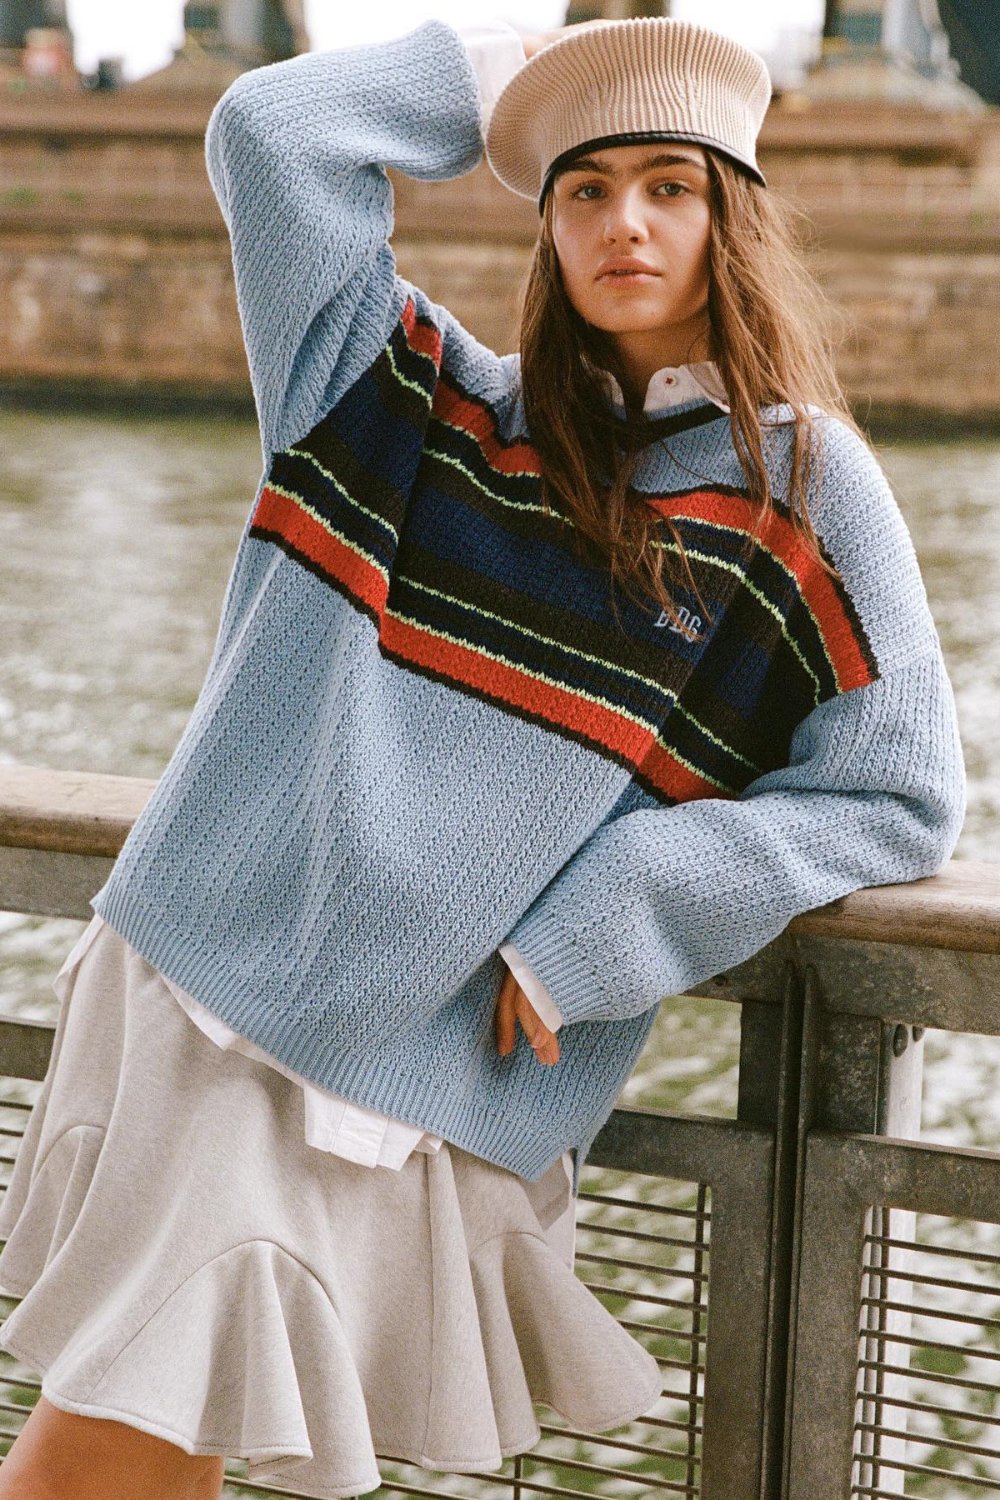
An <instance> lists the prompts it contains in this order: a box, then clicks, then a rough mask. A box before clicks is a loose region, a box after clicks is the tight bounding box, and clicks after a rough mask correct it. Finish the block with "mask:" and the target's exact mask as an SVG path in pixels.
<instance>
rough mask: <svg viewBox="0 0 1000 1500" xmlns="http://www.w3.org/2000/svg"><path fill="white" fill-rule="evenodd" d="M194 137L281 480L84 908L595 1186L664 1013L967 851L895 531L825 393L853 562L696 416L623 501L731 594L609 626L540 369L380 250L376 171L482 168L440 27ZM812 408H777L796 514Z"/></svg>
mask: <svg viewBox="0 0 1000 1500" xmlns="http://www.w3.org/2000/svg"><path fill="white" fill-rule="evenodd" d="M207 146H208V161H209V169H210V174H211V178H212V181H213V185H214V187H215V191H216V193H217V195H218V197H219V201H220V204H221V205H222V209H223V212H224V214H225V217H226V220H227V223H228V225H229V229H230V234H231V239H232V246H233V258H234V264H235V271H236V285H237V293H238V299H239V306H240V312H241V316H242V320H243V329H244V335H245V340H246V347H247V353H248V357H249V363H250V371H251V376H252V380H253V387H254V392H255V396H256V401H257V409H258V413H259V418H260V428H261V437H262V444H263V452H264V468H263V475H262V479H261V483H260V486H259V489H258V491H257V494H256V497H255V499H254V502H253V505H252V508H251V510H250V513H249V515H248V518H247V522H246V526H245V529H244V532H243V536H242V538H241V541H240V545H239V549H238V553H237V556H236V560H235V564H234V568H233V572H232V575H231V578H230V581H229V585H228V589H227V592H226V597H225V600H224V603H223V609H222V618H221V621H220V626H219V632H218V637H217V640H216V643H215V648H214V651H213V654H212V659H211V662H210V664H209V668H208V672H207V676H206V679H205V683H204V685H203V687H202V690H201V693H200V696H199V698H198V701H197V703H196V705H195V708H194V710H193V712H192V715H191V718H190V720H189V722H188V724H187V726H186V728H185V730H184V733H183V735H182V737H181V740H180V743H179V744H178V746H177V749H176V750H175V752H174V755H173V757H172V758H171V760H170V763H169V765H168V766H167V768H166V770H165V772H164V774H163V776H162V778H161V780H160V782H159V783H158V785H157V787H156V789H155V791H154V793H153V795H152V797H151V798H150V800H149V802H148V803H147V805H146V807H145V809H144V810H143V812H142V814H141V815H140V817H139V818H138V819H137V821H136V823H135V825H134V827H133V829H132V832H131V834H130V835H129V838H128V840H127V841H126V843H125V846H124V848H123V849H122V852H121V855H120V856H119V858H118V860H117V861H116V864H115V866H114V868H113V870H112V873H111V875H110V877H109V879H108V881H107V883H106V884H105V885H104V887H103V888H102V890H101V891H100V892H99V893H98V894H97V896H96V897H95V898H94V902H93V905H94V908H95V910H97V911H98V912H99V913H100V914H101V915H102V916H103V917H104V918H105V920H106V921H107V922H109V923H110V924H111V925H112V926H113V927H115V928H116V929H117V931H119V932H120V933H121V934H122V936H123V937H125V938H126V939H127V941H128V942H129V943H131V944H132V945H133V946H134V947H135V948H136V949H137V950H138V951H139V952H141V953H142V954H143V955H144V956H145V957H146V958H147V959H148V961H149V962H150V963H152V964H153V965H154V967H156V968H158V969H159V970H160V971H161V972H162V973H163V974H164V975H166V976H167V977H169V978H170V979H172V980H173V981H174V982H175V983H177V984H179V985H180V986H181V987H182V988H184V989H185V990H186V991H187V992H188V993H190V994H192V995H194V996H195V997H196V998H197V999H198V1000H200V1001H201V1003H202V1004H204V1005H205V1006H207V1007H208V1008H209V1009H210V1010H212V1011H213V1012H214V1013H215V1014H217V1015H219V1016H220V1017H222V1018H223V1020H225V1021H226V1022H227V1023H228V1024H229V1025H230V1026H232V1027H233V1028H234V1029H235V1030H236V1031H238V1032H239V1033H240V1034H241V1035H244V1036H246V1037H248V1038H250V1039H251V1040H252V1041H254V1042H255V1043H256V1044H257V1045H258V1046H260V1047H262V1048H263V1049H264V1050H265V1051H267V1052H268V1053H269V1054H270V1055H272V1056H274V1057H275V1058H277V1059H279V1060H280V1061H282V1062H283V1063H285V1064H286V1065H287V1066H288V1067H290V1068H293V1069H294V1070H295V1071H297V1072H298V1073H301V1074H303V1075H304V1076H306V1077H308V1078H311V1079H314V1080H315V1081H316V1082H318V1083H320V1084H322V1085H324V1086H326V1087H328V1088H331V1089H334V1090H335V1091H336V1092H338V1093H340V1094H342V1095H344V1096H345V1097H347V1098H349V1099H354V1100H357V1101H358V1102H360V1103H363V1104H365V1105H367V1106H369V1107H370V1108H373V1109H378V1110H381V1111H384V1112H385V1113H387V1114H391V1115H393V1116H395V1117H397V1118H400V1119H405V1120H408V1121H411V1122H412V1123H414V1124H417V1125H420V1126H422V1127H423V1128H425V1129H428V1130H432V1131H434V1132H436V1133H438V1134H440V1135H442V1136H443V1137H445V1138H446V1139H448V1140H450V1141H452V1142H454V1143H455V1144H457V1145H459V1146H461V1147H463V1148H465V1149H466V1150H468V1151H471V1152H474V1153H475V1154H477V1155H479V1156H481V1157H484V1158H486V1159H488V1160H490V1161H494V1162H497V1163H499V1164H500V1165H502V1166H504V1167H506V1168H508V1169H510V1170H512V1171H514V1172H517V1173H519V1174H520V1175H522V1176H524V1177H527V1178H531V1179H535V1178H538V1177H539V1176H541V1175H542V1173H543V1172H544V1171H545V1170H546V1168H547V1167H548V1166H549V1165H551V1163H552V1162H553V1161H554V1160H555V1159H556V1158H557V1157H558V1156H559V1155H560V1154H561V1153H562V1152H563V1151H564V1150H566V1149H568V1148H572V1149H574V1150H575V1152H576V1162H577V1175H578V1174H579V1167H580V1164H581V1162H582V1160H583V1159H584V1157H585V1155H586V1151H587V1148H588V1147H589V1144H590V1142H591V1141H592V1139H593V1136H594V1135H595V1133H596V1131H597V1130H598V1128H599V1127H600V1125H601V1124H602V1123H603V1121H604V1120H605V1119H606V1118H607V1116H608V1114H609V1113H610V1111H611V1109H612V1107H613V1105H614V1102H615V1099H616V1097H617V1095H618V1093H619V1091H620V1089H621V1087H622V1084H623V1083H624V1081H625V1080H626V1078H627V1077H628V1075H629V1073H630V1072H631V1070H632V1068H633V1067H634V1065H635V1062H636V1060H637V1058H638V1056H639V1053H640V1051H641V1049H642V1047H643V1044H644V1042H645V1040H646V1038H647V1036H648V1034H649V1029H650V1026H651V1024H652V1022H653V1019H654V1016H655V1014H656V1009H657V1006H658V1003H659V1002H660V1001H661V999H662V998H663V997H665V996H669V995H671V994H676V993H678V992H681V991H683V990H684V988H685V987H686V986H689V985H691V984H694V983H696V982H698V981H700V980H702V979H704V978H706V977H708V976H710V975H712V974H714V973H717V972H719V971H721V970H723V969H726V968H727V967H729V966H731V965H733V964H736V963H738V962H740V961H741V960H743V959H745V958H747V957H748V956H750V955H751V954H753V953H754V952H755V951H756V950H757V949H758V948H760V947H761V946H762V945H763V944H765V943H767V942H769V941H770V940H771V939H772V938H774V937H775V936H776V935H777V934H778V933H780V932H781V930H782V929H783V928H784V926H785V925H786V923H787V922H788V921H789V919H790V918H791V917H793V916H794V915H795V914H796V913H797V912H801V911H804V910H806V909H807V908H809V907H813V906H817V905H819V904H822V903H824V902H827V901H830V900H832V899H833V898H835V897H837V896H841V895H844V894H845V893H846V892H848V891H851V890H854V889H856V888H857V887H859V886H863V885H877V884H880V883H886V882H893V881H901V880H911V879H914V878H916V877H918V876H922V875H927V874H930V873H932V872H933V871H934V870H936V869H938V868H939V866H940V865H941V863H942V862H943V861H944V860H945V859H946V858H947V857H948V855H949V854H950V852H951V850H952V848H953V846H954V843H955V840H956V838H957V835H958V831H959V827H960V824H961V819H962V812H963V776H962V763H961V755H960V749H959V744H958V739H957V734H956V727H955V715H954V704H953V699H952V695H951V691H950V688H949V684H948V681H947V678H946V675H945V672H944V668H943V665H942V660H941V654H940V648H939V643H938V640H937V636H936V632H935V629H934V625H933V622H932V619H931V616H930V613H929V611H928V606H927V600H926V596H925V593H924V589H923V586H922V583H921V579H920V574H919V571H918V568H917V564H916V561H915V558H914V554H913V549H912V546H911V543H910V540H909V537H908V534H907V531H906V528H905V526H904V524H903V521H902V519H901V516H900V513H899V510H898V508H897V506H896V504H895V501H894V499H893V496H892V494H891V491H890V488H889V486H888V484H887V482H886V479H885V477H884V475H883V473H882V471H881V469H880V467H879V465H878V463H877V461H876V459H875V458H874V457H873V455H872V453H871V451H870V450H869V448H868V447H867V446H866V444H865V443H864V442H862V441H861V440H860V439H859V438H858V437H857V436H856V435H855V434H854V433H853V432H852V431H851V430H850V429H849V428H847V427H846V426H845V425H844V424H843V423H841V422H840V421H838V420H836V419H834V418H831V417H827V416H825V415H824V414H823V413H821V412H819V411H816V412H815V416H816V425H817V432H818V434H819V435H820V439H821V446H822V473H821V476H820V478H819V479H818V480H817V481H816V482H815V483H814V485H813V493H812V496H811V501H810V503H811V511H812V515H813V518H814V521H815V524H816V526H817V529H818V532H819V535H820V537H821V539H822V544H823V548H824V551H825V554H826V556H827V557H828V558H830V559H831V560H832V562H833V563H834V565H835V566H836V568H837V569H838V570H839V575H840V576H839V578H833V577H831V576H830V574H829V573H827V572H826V571H825V570H824V569H823V568H822V567H821V566H820V565H819V564H818V563H817V562H816V561H815V560H814V559H813V558H812V557H811V556H810V555H809V553H808V552H807V550H806V549H805V548H804V546H803V545H802V543H801V542H800V540H799V538H798V535H797V533H796V532H795V531H794V530H793V528H792V526H791V524H790V521H789V516H788V512H787V509H786V508H785V507H784V506H783V505H782V504H780V503H779V505H778V506H777V508H776V510H775V512H774V514H773V516H772V517H771V519H770V520H769V521H768V522H767V524H766V525H765V526H764V528H763V530H762V532H761V534H760V539H759V543H758V545H757V546H756V547H755V548H753V549H749V550H748V549H747V548H746V546H745V541H746V534H747V529H748V527H749V526H750V524H751V522H752V516H751V510H750V507H749V505H748V502H747V499H746V488H745V483H744V477H743V474H742V470H741V469H740V466H739V463H738V460H737V455H736V452H735V450H734V447H733V443H732V440H731V434H730V427H729V420H728V418H727V417H726V415H725V413H723V412H722V411H721V410H720V409H719V407H718V406H717V405H715V404H714V403H713V402H711V401H709V400H708V399H700V398H697V397H696V398H694V399H692V400H690V401H688V402H685V403H683V404H681V405H679V406H676V407H674V408H673V409H672V410H671V411H670V412H669V413H668V414H667V415H666V416H664V417H663V418H662V419H661V429H662V430H661V431H660V432H659V435H658V436H657V438H656V439H655V440H651V441H650V443H649V445H648V447H647V449H646V450H644V453H643V455H642V463H641V465H640V468H639V470H638V472H637V475H636V489H637V491H638V497H639V498H641V497H645V500H646V503H648V504H649V505H650V506H652V507H653V508H654V510H656V511H658V512H659V513H661V514H663V515H665V516H666V515H669V516H670V517H672V518H673V519H674V521H675V522H676V524H677V525H678V527H679V529H680V532H681V534H682V536H683V539H684V541H685V544H686V547H687V551H688V555H689V557H690V558H691V561H692V565H693V566H694V568H695V570H696V575H697V579H698V582H699V584H700V587H701V591H702V596H703V598H704V600H705V602H706V604H707V605H708V611H707V612H706V611H704V610H702V609H701V608H700V606H699V604H698V601H697V600H696V599H695V598H694V597H693V596H688V595H687V594H685V593H684V592H683V591H680V593H679V594H678V602H679V604H680V606H681V607H682V609H683V611H684V615H683V617H682V618H683V621H684V625H683V627H682V628H677V627H674V626H671V624H670V623H669V621H666V620H665V619H664V618H663V617H662V616H661V615H659V614H658V612H657V611H656V609H655V608H653V607H650V608H649V609H640V608H639V606H638V605H637V604H635V603H634V602H633V601H631V600H630V599H628V598H627V597H626V596H624V595H623V594H622V593H621V592H620V591H618V590H617V589H614V593H615V595H616V602H617V606H618V616H617V617H616V615H615V613H614V611H613V610H612V607H611V605H612V597H611V596H612V591H613V585H612V581H611V578H610V571H609V569H608V568H607V566H606V564H605V561H604V559H603V558H602V557H600V556H597V555H595V554H594V553H593V551H588V550H587V549H583V552H582V553H581V551H580V550H578V549H577V547H576V546H574V528H573V525H572V523H571V521H570V520H569V518H568V516H567V515H566V514H564V513H563V512H562V511H561V510H560V509H559V508H556V509H554V510H551V511H548V512H547V511H545V510H544V509H543V508H542V505H541V502H540V474H539V462H538V457H537V453H536V451H535V449H534V448H533V447H532V443H531V435H530V433H529V432H528V430H527V426H526V423H525V417H524V408H523V401H522V398H521V389H520V367H519V359H518V356H517V355H515V354H512V355H504V356H498V355H497V354H495V353H494V352H493V351H492V350H490V349H488V348H486V347H484V346H483V345H482V344H481V343H479V342H478V341H477V340H476V339H475V338H474V337H473V336H472V334H471V333H469V332H468V331H467V330H466V329H465V328H463V327H462V326H461V325H460V323H459V322H458V321H457V320H456V318H455V317H454V316H453V315H452V314H451V313H449V312H448V310H447V309H446V308H445V307H443V306H441V305H439V304H437V303H434V302H432V301H431V300H430V299H429V298H428V297H427V296H426V295H425V294H424V293H423V292H422V291H421V290H420V288H419V287H417V286H414V285H413V284H411V283H410V282H408V281H407V280H405V279H404V278H402V277H400V276H399V275H398V273H397V271H396V266H395V260H394V256H393V253H392V250H391V248H390V246H389V245H388V243H387V239H388V236H389V234H390V231H391V229H392V222H393V221H392V191H391V185H390V183H389V180H388V178H387V176H386V174H385V171H384V166H386V165H390V166H392V167H394V168H396V169H397V170H399V171H401V172H404V173H407V174H409V175H411V176H413V177H415V178H418V179H421V180H440V179H445V178H452V177H457V176H459V175H461V174H462V173H464V172H467V171H469V170H470V169H471V168H472V167H473V166H475V165H476V163H477V162H478V161H479V160H480V158H481V154H482V150H483V141H482V133H481V125H480V113H479V98H478V90H477V84H476V79H475V76H474V73H473V69H472V67H471V65H470V63H469V60H468V57H467V54H466V51H465V49H464V47H463V45H462V41H461V38H460V37H459V36H458V35H457V33H456V32H455V31H454V30H453V29H452V28H450V27H449V26H447V25H446V24H445V23H443V22H440V21H427V22H425V23H424V24H422V25H420V26H418V27H417V28H416V29H415V30H413V31H411V32H410V33H408V34H407V35H405V36H403V37H400V38H396V39H394V40H392V41H389V42H386V43H381V44H376V45H366V46H361V47H352V48H347V49H342V50H339V51H335V52H328V53H321V54H313V55H308V56H304V57H298V58H295V59H294V60H292V61H290V62H286V63H280V64H276V65H274V66H271V67H266V68H261V69H258V70H255V71H253V72H250V73H247V74H244V75H243V76H242V77H241V78H240V79H238V80H237V81H236V83H234V84H233V85H232V87H231V88H230V89H229V90H228V91H227V93H226V94H225V95H224V97H223V98H222V100H221V101H220V103H219V104H218V106H217V107H216V109H215V111H214V113H213V116H212V119H211V122H210V125H209V131H208V143H207ZM608 399H609V402H611V401H613V398H612V397H611V396H609V398H608ZM611 410H613V411H620V408H619V407H617V406H615V405H612V406H611ZM790 415H791V413H790V411H789V410H788V408H786V407H774V408H768V409H766V410H764V411H762V413H761V421H762V429H763V439H764V442H765V451H766V455H767V461H768V465H769V470H770V472H771V475H772V482H773V485H774V489H775V493H776V494H777V495H778V496H779V497H780V496H782V495H784V494H785V493H787V482H788V466H789V456H790V448H791V432H792V429H791V427H790V426H787V425H785V426H782V425H780V423H781V422H782V420H786V421H787V419H788V418H789V417H790ZM504 940H509V941H510V942H512V943H514V944H515V945H516V948H517V950H518V952H519V953H521V954H523V956H524V958H525V960H526V962H527V963H528V964H529V965H530V966H531V968H532V969H533V970H534V972H535V973H536V974H537V975H538V976H539V978H540V980H541V982H542V983H543V984H544V985H545V986H546V987H547V988H548V990H549V992H550V993H551V995H552V998H553V1001H554V1003H555V1004H556V1005H557V1006H558V1008H559V1010H560V1012H561V1014H562V1016H563V1019H564V1024H563V1027H562V1029H561V1032H560V1043H561V1058H560V1061H559V1062H558V1063H557V1064H555V1065H553V1066H549V1067H542V1066H540V1065H539V1064H538V1062H537V1061H536V1059H535V1057H534V1054H533V1052H532V1051H531V1049H530V1047H528V1046H527V1044H526V1043H525V1042H524V1040H523V1039H521V1040H520V1041H519V1043H518V1046H517V1047H516V1048H515V1050H514V1052H513V1053H512V1054H511V1055H510V1056H509V1057H506V1058H502V1057H500V1056H499V1055H498V1054H497V1051H496V1047H495V1044H494V1040H493V1009H494V1002H495V998H496V993H497V990H498V987H499V984H500V981H501V978H502V974H503V971H504V965H503V960H502V959H501V958H500V956H499V954H498V951H497V949H498V945H499V944H500V943H501V942H502V941H504Z"/></svg>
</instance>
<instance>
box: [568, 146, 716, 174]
mask: <svg viewBox="0 0 1000 1500" xmlns="http://www.w3.org/2000/svg"><path fill="white" fill-rule="evenodd" d="M677 166H683V167H697V168H698V169H699V171H701V172H707V171H708V168H707V167H706V166H705V165H704V164H703V163H702V162H700V161H696V160H695V158H694V157H693V156H683V155H682V154H681V153H680V152H677V151H657V152H654V153H653V155H652V156H644V157H642V159H641V160H640V161H637V162H636V164H635V166H634V167H633V168H632V170H633V171H634V172H648V171H650V170H651V169H652V168H653V167H677ZM563 172H599V173H600V174H601V176H602V177H620V176H621V175H622V174H621V170H620V169H619V168H618V167H612V166H609V165H608V164H607V163H606V162H603V161H601V160H599V158H598V157H596V156H580V157H578V158H577V159H576V161H574V162H571V163H570V164H569V166H567V167H564V168H563ZM560 176H562V173H560Z"/></svg>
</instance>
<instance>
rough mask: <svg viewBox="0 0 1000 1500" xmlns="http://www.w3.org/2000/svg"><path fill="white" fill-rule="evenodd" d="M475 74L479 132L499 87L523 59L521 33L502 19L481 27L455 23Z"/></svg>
mask: <svg viewBox="0 0 1000 1500" xmlns="http://www.w3.org/2000/svg"><path fill="white" fill-rule="evenodd" d="M453 29H454V30H455V31H457V33H458V35H459V36H460V37H461V39H462V42H463V44H464V46H465V50H466V52H467V53H468V57H469V61H470V62H471V64H472V67H473V70H474V71H475V74H476V77H477V78H478V79H479V98H480V119H481V122H482V130H483V134H484V135H485V134H486V127H487V125H488V124H489V121H490V116H491V115H492V113H493V106H494V105H495V104H496V102H497V100H498V99H499V97H500V95H501V94H502V93H503V90H504V89H505V88H506V86H507V84H508V83H509V82H510V80H511V79H512V78H513V76H514V74H515V73H516V72H517V71H518V69H519V68H523V67H524V64H525V63H526V62H527V60H528V59H527V57H526V56H525V53H524V47H523V45H522V43H521V34H520V32H518V31H515V29H514V27H513V26H508V25H507V23H506V22H505V21H497V22H496V23H495V24H487V25H482V26H456V27H454V28H453Z"/></svg>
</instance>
